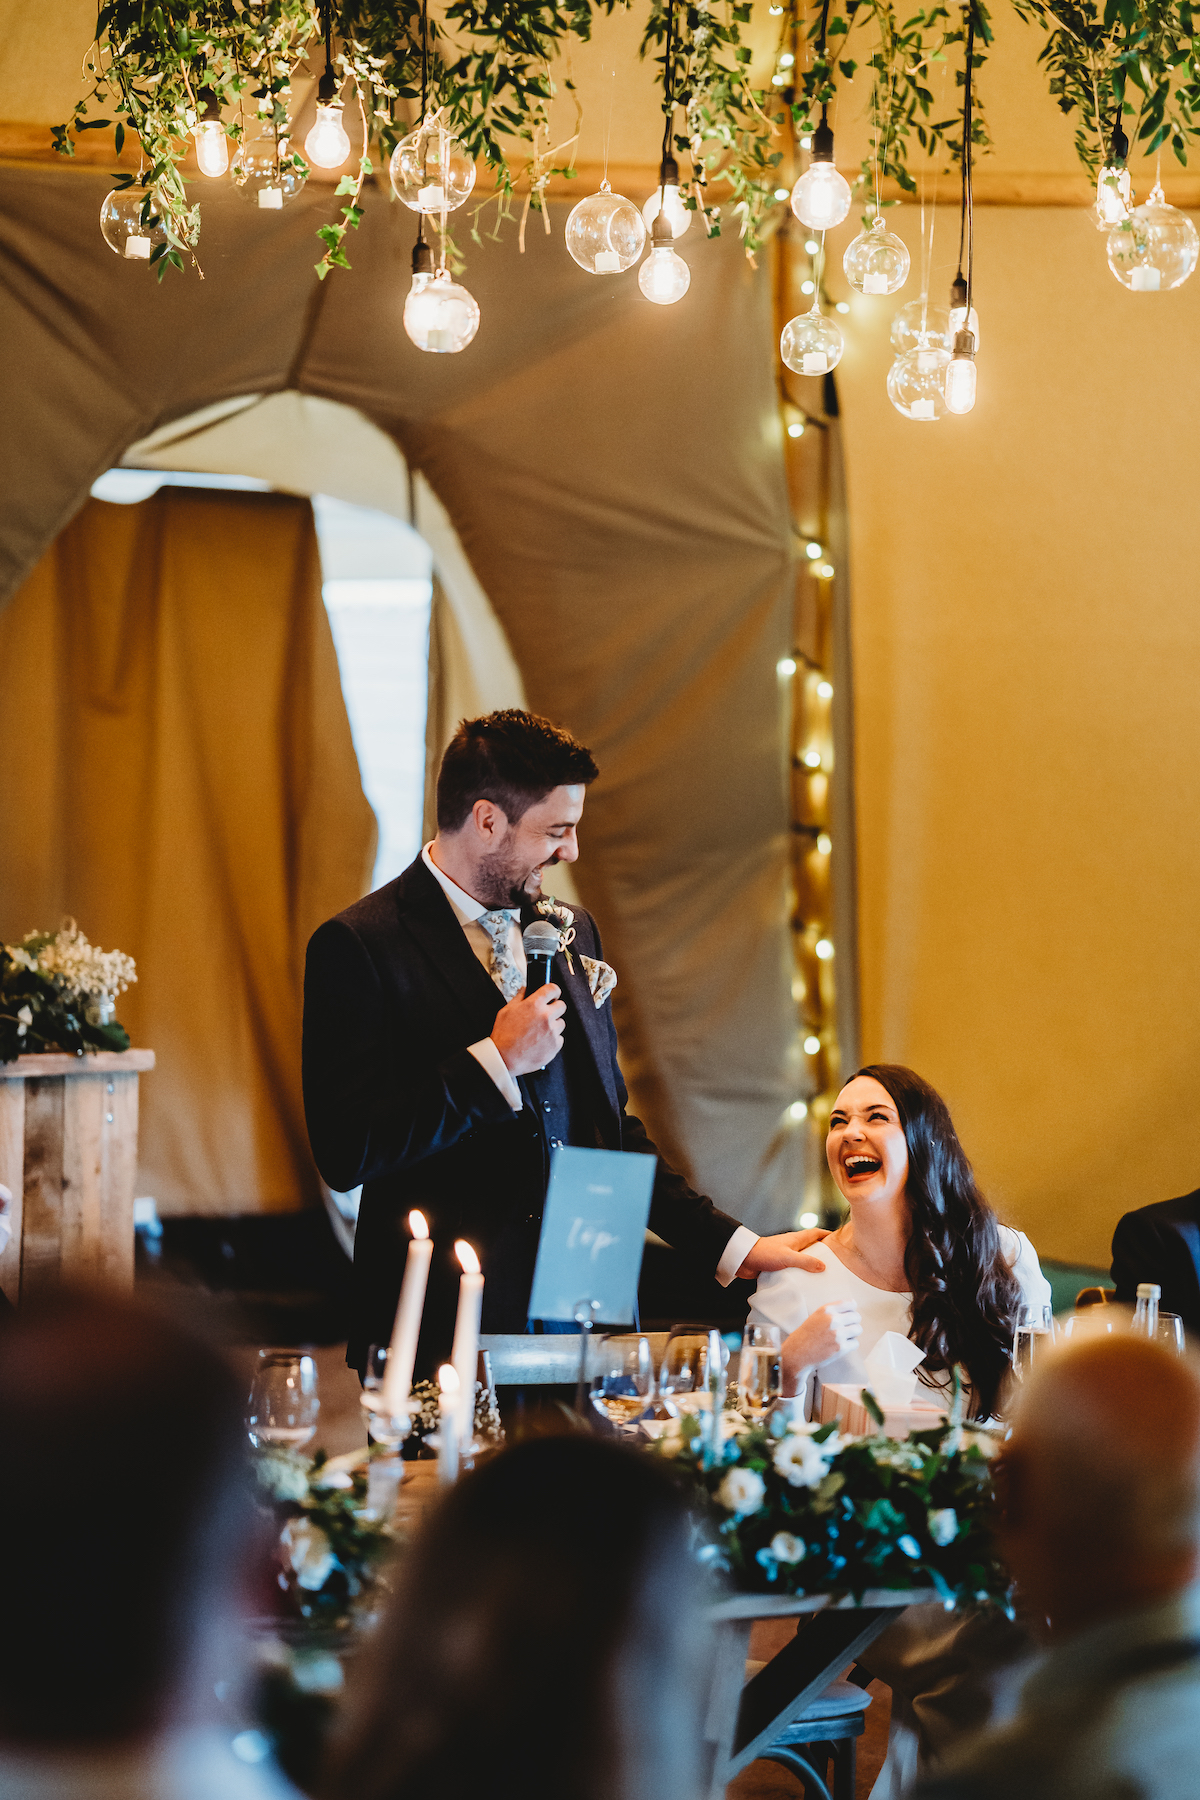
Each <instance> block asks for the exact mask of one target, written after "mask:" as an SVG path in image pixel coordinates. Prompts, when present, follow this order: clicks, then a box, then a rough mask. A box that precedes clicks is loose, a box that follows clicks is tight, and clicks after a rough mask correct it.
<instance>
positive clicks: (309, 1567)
mask: <svg viewBox="0 0 1200 1800" xmlns="http://www.w3.org/2000/svg"><path fill="white" fill-rule="evenodd" d="M279 1541H280V1543H281V1544H282V1545H283V1548H284V1550H285V1552H286V1554H287V1559H288V1561H289V1563H290V1564H291V1566H292V1573H293V1574H294V1575H295V1577H296V1580H297V1581H298V1582H299V1584H300V1586H301V1587H302V1588H307V1589H308V1590H309V1592H310V1593H314V1594H315V1593H316V1592H317V1590H318V1589H319V1588H323V1587H324V1586H325V1583H326V1582H327V1581H328V1580H329V1577H330V1575H331V1574H332V1573H333V1570H334V1567H335V1564H336V1562H337V1558H336V1557H335V1556H334V1554H333V1546H332V1545H331V1544H330V1542H329V1539H328V1538H327V1537H326V1536H325V1533H324V1532H323V1531H322V1530H321V1527H320V1526H319V1525H314V1524H313V1522H312V1520H311V1519H305V1518H300V1519H291V1520H290V1521H289V1522H288V1523H287V1524H286V1525H285V1526H284V1528H283V1531H282V1533H281V1534H280V1540H279Z"/></svg>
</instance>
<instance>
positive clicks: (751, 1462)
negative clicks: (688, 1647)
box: [652, 1393, 1011, 1613]
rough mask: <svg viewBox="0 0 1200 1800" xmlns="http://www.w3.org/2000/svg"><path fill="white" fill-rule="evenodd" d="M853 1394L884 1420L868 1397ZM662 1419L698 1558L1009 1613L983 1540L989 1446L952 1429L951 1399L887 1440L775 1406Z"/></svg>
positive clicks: (823, 1585)
mask: <svg viewBox="0 0 1200 1800" xmlns="http://www.w3.org/2000/svg"><path fill="white" fill-rule="evenodd" d="M864 1403H865V1404H866V1405H867V1407H868V1410H869V1411H870V1412H871V1413H872V1416H873V1417H875V1418H877V1420H878V1422H880V1423H882V1415H881V1414H879V1410H878V1407H877V1406H876V1405H875V1403H874V1397H873V1396H871V1395H870V1394H869V1393H864ZM717 1435H718V1443H717V1445H716V1446H715V1448H714V1447H713V1445H712V1444H711V1442H710V1430H709V1420H708V1418H707V1417H706V1416H705V1415H703V1414H701V1415H694V1414H686V1415H684V1416H683V1417H681V1418H679V1419H677V1420H672V1421H671V1422H670V1423H669V1424H668V1426H667V1428H666V1430H664V1432H663V1433H662V1435H661V1436H660V1437H659V1438H657V1439H656V1440H655V1442H654V1444H653V1446H652V1453H654V1454H657V1455H658V1456H660V1457H663V1458H665V1459H666V1460H667V1461H668V1463H669V1464H670V1466H671V1467H672V1469H673V1471H674V1472H675V1473H676V1475H677V1477H678V1479H679V1480H680V1482H681V1483H682V1484H683V1486H684V1487H685V1488H686V1489H687V1490H688V1493H689V1498H690V1500H691V1502H692V1504H693V1506H694V1509H695V1511H696V1514H697V1516H698V1520H699V1527H700V1533H701V1538H702V1546H701V1551H700V1554H701V1556H702V1558H703V1560H704V1561H706V1562H708V1563H710V1564H711V1565H713V1566H714V1567H715V1568H717V1569H720V1570H722V1571H724V1572H726V1573H727V1574H728V1576H729V1577H730V1579H731V1580H732V1582H733V1584H734V1586H735V1587H737V1588H740V1589H742V1590H747V1591H750V1592H755V1593H767V1594H772V1593H773V1594H813V1593H818V1594H819V1593H829V1594H836V1595H841V1594H851V1595H853V1596H854V1597H855V1598H856V1599H861V1597H862V1595H863V1594H864V1593H865V1592H866V1591H867V1590H868V1589H869V1588H892V1589H899V1590H909V1589H917V1588H933V1589H935V1590H936V1591H937V1593H938V1594H939V1595H940V1596H941V1598H942V1599H943V1600H944V1601H945V1603H946V1605H947V1607H952V1606H969V1605H977V1604H992V1605H996V1606H1000V1607H1002V1608H1003V1609H1004V1610H1005V1611H1006V1612H1009V1613H1011V1600H1010V1585H1011V1583H1010V1578H1009V1576H1008V1573H1007V1571H1006V1570H1005V1569H1004V1567H1003V1565H1002V1564H1001V1563H1000V1562H999V1560H998V1558H997V1556H996V1552H995V1548H994V1545H993V1541H992V1522H993V1512H994V1495H993V1490H992V1480H991V1470H990V1467H989V1461H988V1456H987V1454H986V1452H985V1450H984V1448H983V1447H982V1442H986V1440H982V1441H981V1440H980V1439H979V1438H978V1436H977V1435H976V1434H974V1433H967V1432H964V1429H963V1426H962V1424H961V1406H960V1405H959V1404H958V1403H957V1402H956V1405H955V1406H954V1408H953V1409H952V1411H951V1415H950V1418H949V1419H947V1420H946V1421H944V1423H942V1424H940V1425H939V1426H938V1427H936V1428H935V1429H931V1430H929V1431H919V1432H914V1433H912V1434H911V1435H910V1436H909V1437H907V1438H905V1439H903V1440H898V1439H895V1438H888V1437H884V1436H882V1435H879V1436H874V1437H864V1438H851V1439H842V1438H840V1437H839V1436H838V1432H837V1428H836V1426H835V1425H813V1424H809V1423H807V1422H806V1421H803V1420H800V1419H797V1418H792V1417H790V1416H789V1414H788V1411H787V1409H786V1408H780V1409H778V1410H777V1411H776V1412H774V1413H772V1414H770V1415H768V1417H767V1419H766V1421H765V1422H764V1423H763V1424H761V1425H758V1424H756V1425H750V1424H748V1423H747V1422H746V1420H745V1419H744V1418H742V1416H741V1415H740V1414H739V1413H729V1412H726V1413H723V1414H722V1415H721V1416H720V1419H719V1421H718V1433H717Z"/></svg>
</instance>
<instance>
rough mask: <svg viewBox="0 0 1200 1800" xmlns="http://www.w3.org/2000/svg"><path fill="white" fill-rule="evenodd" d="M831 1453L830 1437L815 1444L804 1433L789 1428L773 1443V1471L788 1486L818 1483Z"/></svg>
mask: <svg viewBox="0 0 1200 1800" xmlns="http://www.w3.org/2000/svg"><path fill="white" fill-rule="evenodd" d="M832 1455H833V1439H832V1438H830V1439H827V1440H826V1442H825V1443H823V1444H816V1443H814V1442H813V1440H812V1438H811V1437H810V1436H809V1435H808V1434H807V1433H804V1434H802V1433H800V1432H791V1433H790V1434H789V1435H788V1436H787V1437H785V1438H781V1439H780V1441H779V1443H778V1444H776V1446H775V1456H774V1462H775V1469H776V1473H777V1474H780V1475H782V1476H783V1479H784V1480H785V1481H786V1482H787V1483H788V1484H789V1486H791V1487H806V1488H815V1487H820V1485H821V1483H822V1481H823V1480H824V1479H825V1476H826V1475H827V1474H828V1472H829V1462H830V1458H831V1456H832Z"/></svg>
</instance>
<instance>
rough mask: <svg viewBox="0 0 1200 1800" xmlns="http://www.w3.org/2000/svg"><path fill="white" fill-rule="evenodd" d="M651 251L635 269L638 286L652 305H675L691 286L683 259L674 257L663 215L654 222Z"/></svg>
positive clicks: (668, 230)
mask: <svg viewBox="0 0 1200 1800" xmlns="http://www.w3.org/2000/svg"><path fill="white" fill-rule="evenodd" d="M650 235H651V240H652V245H653V247H652V249H651V251H650V254H649V256H648V257H647V258H646V260H645V262H644V263H643V264H642V266H641V268H640V269H639V270H638V286H639V287H640V288H641V290H642V292H643V294H645V296H646V298H647V300H652V301H653V302H654V304H655V306H674V304H675V302H676V300H682V299H683V296H684V295H685V294H686V293H687V291H688V288H689V287H690V285H691V280H692V271H691V270H690V269H689V268H688V266H687V264H686V263H685V262H684V260H683V258H682V256H677V255H676V254H675V251H674V249H673V248H672V245H673V243H674V239H673V238H672V236H671V224H670V220H669V218H668V217H667V214H666V213H665V212H662V213H660V214H659V215H658V217H657V218H656V219H655V221H654V229H653V231H652V232H651V234H650Z"/></svg>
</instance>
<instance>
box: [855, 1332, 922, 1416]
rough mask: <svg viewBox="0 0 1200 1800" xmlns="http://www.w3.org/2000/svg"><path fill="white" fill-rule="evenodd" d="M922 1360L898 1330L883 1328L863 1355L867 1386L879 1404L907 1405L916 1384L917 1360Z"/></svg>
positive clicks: (913, 1346) (918, 1352)
mask: <svg viewBox="0 0 1200 1800" xmlns="http://www.w3.org/2000/svg"><path fill="white" fill-rule="evenodd" d="M924 1360H925V1352H924V1351H923V1350H918V1349H917V1346H916V1345H915V1344H914V1343H911V1342H910V1341H909V1339H908V1338H906V1337H902V1336H901V1335H900V1333H899V1332H898V1331H885V1332H884V1334H883V1336H882V1337H881V1338H880V1340H879V1342H878V1343H877V1344H876V1346H875V1348H874V1349H873V1350H872V1352H871V1354H870V1356H867V1357H864V1358H863V1363H864V1366H865V1368H866V1371H867V1375H868V1378H869V1379H868V1381H867V1386H868V1387H869V1388H870V1390H871V1392H872V1393H873V1394H874V1396H875V1398H876V1400H878V1402H879V1404H880V1406H908V1405H909V1404H910V1403H911V1401H912V1397H913V1393H914V1391H915V1389H916V1385H917V1364H918V1363H922V1362H924Z"/></svg>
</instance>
